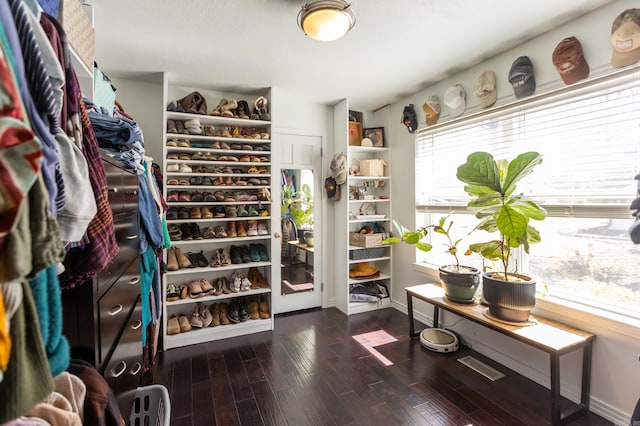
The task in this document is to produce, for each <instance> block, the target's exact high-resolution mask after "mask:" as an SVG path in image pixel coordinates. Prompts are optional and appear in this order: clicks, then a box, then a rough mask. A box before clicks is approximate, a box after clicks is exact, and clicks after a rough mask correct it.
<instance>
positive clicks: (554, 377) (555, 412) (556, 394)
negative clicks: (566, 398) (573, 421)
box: [549, 354, 562, 425]
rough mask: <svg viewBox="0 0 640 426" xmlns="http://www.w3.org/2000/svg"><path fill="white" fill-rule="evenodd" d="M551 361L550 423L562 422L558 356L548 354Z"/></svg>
mask: <svg viewBox="0 0 640 426" xmlns="http://www.w3.org/2000/svg"><path fill="white" fill-rule="evenodd" d="M549 357H550V361H551V423H552V424H554V425H559V424H562V420H561V416H562V414H561V411H560V356H559V355H558V354H549Z"/></svg>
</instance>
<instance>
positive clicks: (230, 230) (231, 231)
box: [227, 221, 238, 238]
mask: <svg viewBox="0 0 640 426" xmlns="http://www.w3.org/2000/svg"><path fill="white" fill-rule="evenodd" d="M227 236H228V237H229V238H235V237H237V236H238V233H237V232H236V223H235V222H233V221H232V222H229V223H227Z"/></svg>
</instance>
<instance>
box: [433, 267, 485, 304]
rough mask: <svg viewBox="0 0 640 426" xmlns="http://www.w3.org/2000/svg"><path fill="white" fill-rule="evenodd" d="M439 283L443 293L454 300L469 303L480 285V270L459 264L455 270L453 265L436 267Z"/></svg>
mask: <svg viewBox="0 0 640 426" xmlns="http://www.w3.org/2000/svg"><path fill="white" fill-rule="evenodd" d="M438 271H439V272H440V283H441V284H442V288H443V289H444V294H445V295H446V296H447V297H448V298H449V299H451V300H453V301H454V302H460V303H471V302H473V299H474V297H475V295H476V292H477V291H478V287H479V286H480V270H479V269H477V268H474V267H471V266H460V271H455V265H446V266H441V267H440V268H438Z"/></svg>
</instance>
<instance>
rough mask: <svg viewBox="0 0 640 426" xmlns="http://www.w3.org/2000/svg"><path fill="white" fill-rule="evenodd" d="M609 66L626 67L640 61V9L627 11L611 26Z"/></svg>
mask: <svg viewBox="0 0 640 426" xmlns="http://www.w3.org/2000/svg"><path fill="white" fill-rule="evenodd" d="M611 45H612V46H613V56H612V57H611V65H613V66H614V67H616V68H621V67H626V66H627V65H631V64H635V63H636V62H638V61H640V9H627V10H625V11H624V12H622V13H621V14H620V15H618V16H617V17H616V19H614V20H613V24H612V25H611Z"/></svg>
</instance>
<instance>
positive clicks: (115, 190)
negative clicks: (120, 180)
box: [108, 187, 118, 192]
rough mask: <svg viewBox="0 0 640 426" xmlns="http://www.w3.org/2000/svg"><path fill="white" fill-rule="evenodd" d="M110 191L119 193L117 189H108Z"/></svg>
mask: <svg viewBox="0 0 640 426" xmlns="http://www.w3.org/2000/svg"><path fill="white" fill-rule="evenodd" d="M108 190H109V191H111V192H118V188H117V187H113V188H108Z"/></svg>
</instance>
